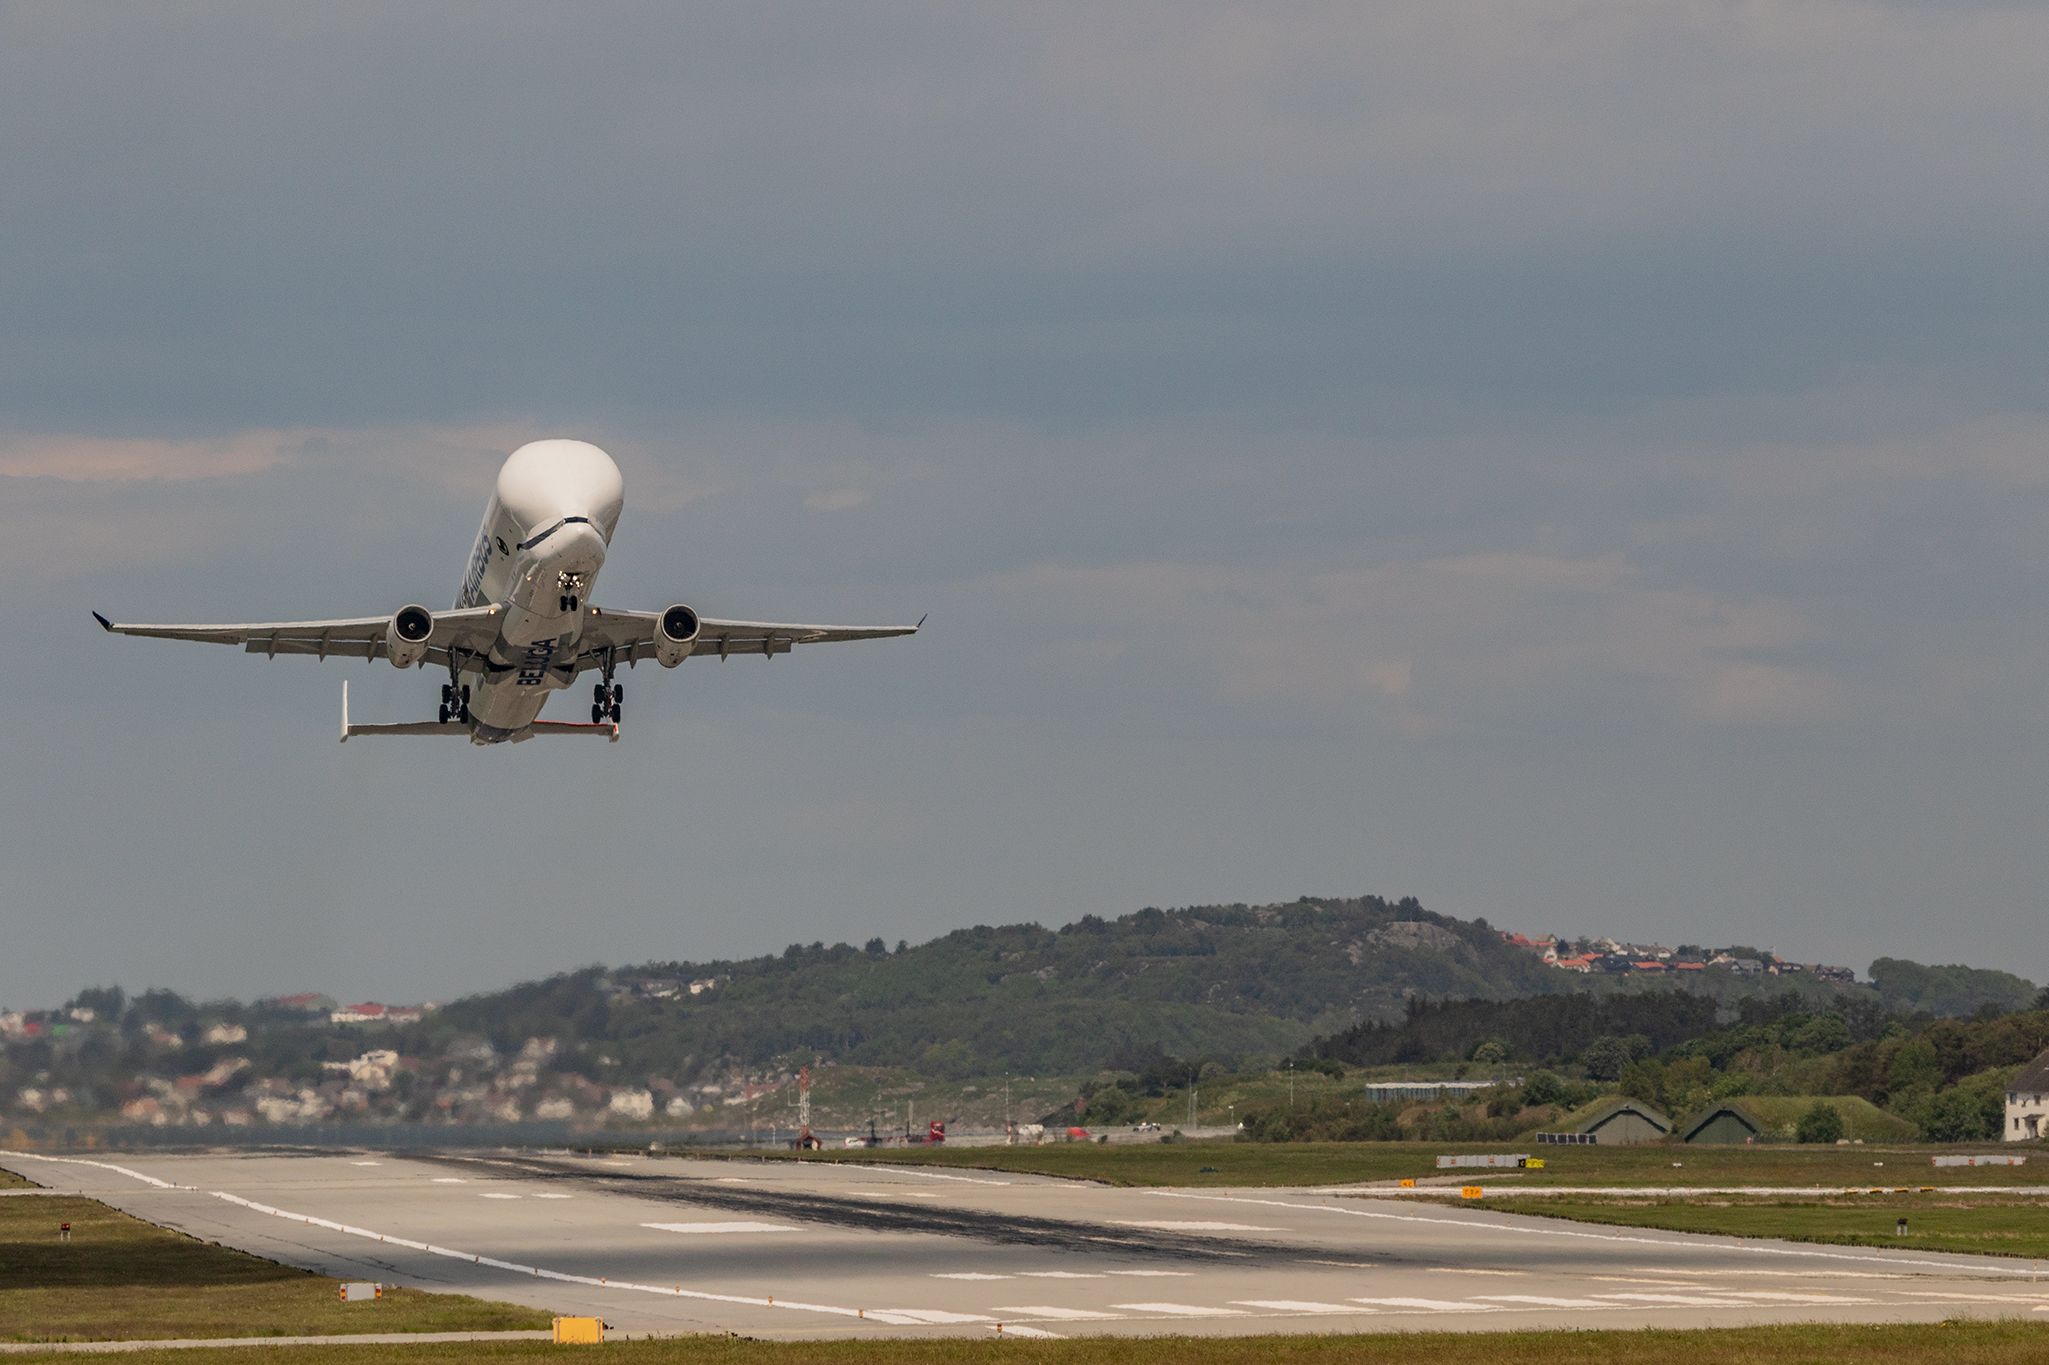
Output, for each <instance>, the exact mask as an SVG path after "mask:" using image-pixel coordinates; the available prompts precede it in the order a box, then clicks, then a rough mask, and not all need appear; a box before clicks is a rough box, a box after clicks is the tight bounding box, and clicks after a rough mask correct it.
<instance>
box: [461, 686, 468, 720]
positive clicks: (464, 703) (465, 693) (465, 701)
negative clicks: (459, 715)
mask: <svg viewBox="0 0 2049 1365" xmlns="http://www.w3.org/2000/svg"><path fill="white" fill-rule="evenodd" d="M462 709H463V711H464V712H465V713H467V712H468V711H469V709H470V685H469V684H468V683H464V684H463V685H462ZM464 719H468V717H467V715H465V717H464Z"/></svg>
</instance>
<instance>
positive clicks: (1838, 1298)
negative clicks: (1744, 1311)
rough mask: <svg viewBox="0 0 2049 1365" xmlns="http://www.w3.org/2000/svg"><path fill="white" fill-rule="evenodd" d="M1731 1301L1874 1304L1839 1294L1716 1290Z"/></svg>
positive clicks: (1869, 1300) (1868, 1300) (1873, 1300)
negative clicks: (1763, 1300)
mask: <svg viewBox="0 0 2049 1365" xmlns="http://www.w3.org/2000/svg"><path fill="white" fill-rule="evenodd" d="M1715 1292H1716V1293H1717V1294H1720V1295H1722V1296H1724V1297H1725V1298H1731V1299H1768V1300H1770V1301H1771V1302H1773V1303H1807V1304H1815V1303H1876V1302H1878V1300H1876V1299H1852V1298H1845V1297H1844V1296H1843V1295H1841V1294H1789V1293H1787V1292H1786V1291H1785V1290H1782V1289H1717V1290H1716V1291H1715Z"/></svg>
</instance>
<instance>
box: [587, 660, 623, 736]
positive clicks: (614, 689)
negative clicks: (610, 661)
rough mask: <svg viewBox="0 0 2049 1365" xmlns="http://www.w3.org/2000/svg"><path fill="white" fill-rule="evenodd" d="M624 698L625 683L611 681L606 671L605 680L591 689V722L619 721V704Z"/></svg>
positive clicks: (614, 722) (615, 722) (594, 723)
mask: <svg viewBox="0 0 2049 1365" xmlns="http://www.w3.org/2000/svg"><path fill="white" fill-rule="evenodd" d="M625 700H626V685H625V684H624V683H615V682H613V681H612V675H611V674H610V673H607V674H606V675H605V681H603V682H601V683H599V684H598V685H597V686H596V687H593V688H592V689H591V724H593V725H602V724H604V723H605V722H606V721H607V720H609V721H611V722H612V724H614V725H617V724H618V723H619V704H620V703H621V702H623V701H625Z"/></svg>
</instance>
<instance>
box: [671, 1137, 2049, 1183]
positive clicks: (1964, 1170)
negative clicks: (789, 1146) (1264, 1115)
mask: <svg viewBox="0 0 2049 1365" xmlns="http://www.w3.org/2000/svg"><path fill="white" fill-rule="evenodd" d="M1952 1150H1966V1149H1952V1148H1947V1147H1935V1146H1898V1147H1801V1146H1797V1145H1793V1144H1786V1145H1774V1144H1767V1145H1764V1146H1759V1147H1684V1146H1665V1145H1662V1144H1660V1145H1655V1146H1645V1147H1537V1146H1532V1145H1529V1144H1527V1143H1524V1144H1509V1143H1458V1142H1436V1143H1424V1142H1291V1143H1264V1142H1170V1143H1162V1142H1141V1143H1130V1144H1111V1145H1104V1144H1100V1143H1092V1142H1058V1143H1048V1144H1046V1145H1044V1146H1039V1147H896V1148H891V1147H878V1148H856V1149H851V1150H846V1151H830V1150H828V1151H824V1152H807V1153H802V1154H799V1153H795V1152H779V1151H764V1152H759V1153H750V1154H748V1157H749V1158H751V1157H756V1156H758V1157H760V1158H762V1159H766V1160H787V1161H854V1162H880V1163H887V1164H901V1165H914V1166H935V1167H940V1168H943V1169H984V1170H994V1171H1015V1172H1022V1173H1026V1174H1032V1175H1051V1176H1065V1177H1068V1178H1071V1179H1079V1180H1094V1181H1099V1182H1101V1183H1103V1184H1106V1185H1177V1186H1179V1185H1192V1186H1220V1185H1338V1184H1347V1183H1351V1182H1355V1181H1374V1180H1398V1179H1402V1178H1404V1177H1435V1176H1439V1175H1442V1174H1445V1173H1444V1172H1440V1171H1438V1170H1437V1169H1436V1158H1437V1156H1438V1154H1439V1153H1457V1152H1528V1153H1530V1154H1532V1155H1534V1156H1539V1157H1542V1158H1543V1160H1544V1169H1543V1170H1541V1171H1522V1172H1515V1171H1486V1172H1482V1173H1481V1174H1480V1175H1479V1177H1478V1178H1479V1179H1480V1180H1482V1181H1483V1182H1484V1183H1486V1184H1488V1185H1490V1186H1499V1187H1506V1186H1520V1187H1525V1188H1531V1187H1542V1186H1546V1185H1635V1186H1645V1185H1650V1186H1658V1185H1671V1186H1701V1185H1741V1184H1749V1185H1831V1186H1866V1185H1937V1186H1942V1185H1994V1184H1997V1185H2016V1186H2039V1185H2044V1184H2049V1156H2045V1155H2043V1154H2042V1153H2040V1152H2036V1154H2035V1159H2033V1160H2031V1161H2030V1162H2029V1164H2028V1165H2025V1166H1991V1167H1985V1166H1979V1167H1944V1168H1940V1169H1938V1168H1936V1167H1934V1166H1931V1165H1930V1164H1929V1157H1931V1156H1932V1155H1934V1154H1935V1153H1937V1152H1947V1151H1952ZM1988 1150H1989V1149H1988ZM678 1155H683V1156H706V1157H721V1158H729V1159H744V1158H739V1157H738V1156H737V1154H735V1153H733V1152H729V1151H704V1152H682V1153H678Z"/></svg>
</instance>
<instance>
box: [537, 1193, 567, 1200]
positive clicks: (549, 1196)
mask: <svg viewBox="0 0 2049 1365" xmlns="http://www.w3.org/2000/svg"><path fill="white" fill-rule="evenodd" d="M534 1198H536V1199H574V1198H576V1196H575V1195H573V1194H537V1195H535V1196H534Z"/></svg>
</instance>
